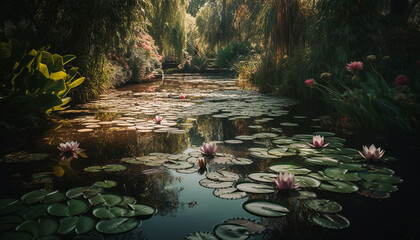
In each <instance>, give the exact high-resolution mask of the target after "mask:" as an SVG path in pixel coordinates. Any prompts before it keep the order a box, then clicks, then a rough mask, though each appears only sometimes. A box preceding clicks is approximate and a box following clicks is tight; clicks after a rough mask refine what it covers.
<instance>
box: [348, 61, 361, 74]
mask: <svg viewBox="0 0 420 240" xmlns="http://www.w3.org/2000/svg"><path fill="white" fill-rule="evenodd" d="M346 69H347V71H349V72H356V71H361V70H363V62H360V61H357V62H350V63H348V64H347V65H346Z"/></svg>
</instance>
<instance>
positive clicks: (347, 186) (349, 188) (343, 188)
mask: <svg viewBox="0 0 420 240" xmlns="http://www.w3.org/2000/svg"><path fill="white" fill-rule="evenodd" d="M328 182H329V183H330V184H328V183H321V185H319V188H320V189H322V190H326V191H331V192H337V193H352V192H356V191H357V190H358V189H359V188H358V187H357V186H356V185H355V184H353V183H349V182H339V181H328Z"/></svg>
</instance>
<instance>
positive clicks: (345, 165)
mask: <svg viewBox="0 0 420 240" xmlns="http://www.w3.org/2000/svg"><path fill="white" fill-rule="evenodd" d="M337 167H338V168H341V169H347V170H352V171H364V170H366V167H365V165H364V164H360V163H339V164H338V165H337Z"/></svg>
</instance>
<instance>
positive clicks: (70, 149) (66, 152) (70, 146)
mask: <svg viewBox="0 0 420 240" xmlns="http://www.w3.org/2000/svg"><path fill="white" fill-rule="evenodd" d="M58 149H60V151H61V154H60V155H61V156H63V158H65V159H67V160H70V159H72V158H78V154H79V153H81V152H83V151H84V150H83V149H81V148H79V143H78V142H77V141H76V142H73V141H71V142H66V143H60V144H59V146H58Z"/></svg>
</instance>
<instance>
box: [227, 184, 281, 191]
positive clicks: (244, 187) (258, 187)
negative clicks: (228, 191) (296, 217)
mask: <svg viewBox="0 0 420 240" xmlns="http://www.w3.org/2000/svg"><path fill="white" fill-rule="evenodd" d="M235 188H236V189H238V190H240V191H243V192H247V193H273V192H274V191H275V190H274V188H273V187H272V186H269V185H265V184H260V183H253V182H238V183H236V184H235Z"/></svg>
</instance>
